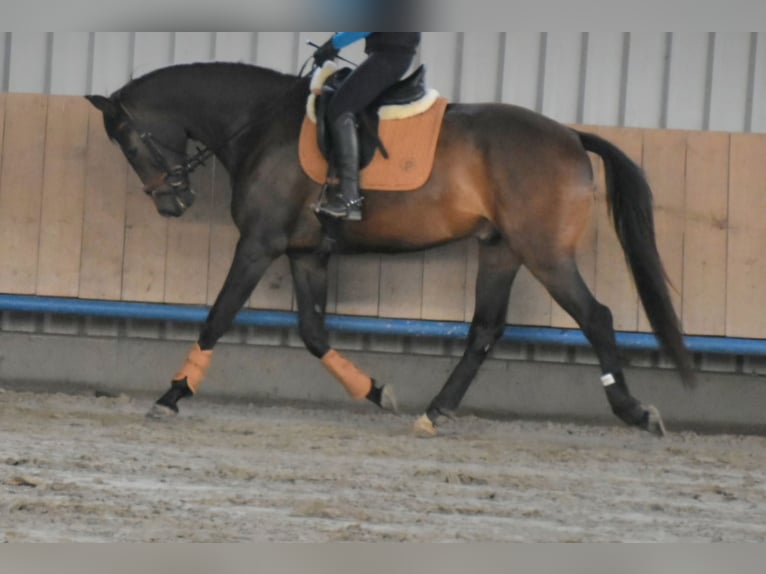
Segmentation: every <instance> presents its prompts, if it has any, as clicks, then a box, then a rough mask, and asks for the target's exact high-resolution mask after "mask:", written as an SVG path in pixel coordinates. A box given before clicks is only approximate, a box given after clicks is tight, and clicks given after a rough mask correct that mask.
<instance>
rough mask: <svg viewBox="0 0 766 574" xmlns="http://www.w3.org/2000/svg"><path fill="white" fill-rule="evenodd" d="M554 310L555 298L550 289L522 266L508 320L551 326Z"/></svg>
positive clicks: (513, 292)
mask: <svg viewBox="0 0 766 574" xmlns="http://www.w3.org/2000/svg"><path fill="white" fill-rule="evenodd" d="M552 311H553V299H551V296H550V295H549V294H548V291H546V290H545V287H543V286H542V285H541V284H540V282H539V281H538V280H537V279H535V277H534V276H533V275H532V274H531V273H530V272H529V270H528V269H527V268H526V267H522V268H521V269H520V270H519V273H518V275H516V280H515V281H514V282H513V289H512V290H511V304H510V305H509V307H508V314H507V322H508V323H511V324H513V325H535V326H539V327H549V326H550V324H551V313H552Z"/></svg>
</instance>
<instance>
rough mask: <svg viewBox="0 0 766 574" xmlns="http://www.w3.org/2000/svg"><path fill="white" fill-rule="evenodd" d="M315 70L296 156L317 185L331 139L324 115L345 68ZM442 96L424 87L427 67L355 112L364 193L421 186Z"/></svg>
mask: <svg viewBox="0 0 766 574" xmlns="http://www.w3.org/2000/svg"><path fill="white" fill-rule="evenodd" d="M326 68H327V64H326V65H325V68H322V69H320V70H318V71H317V72H316V73H315V76H314V78H313V79H312V94H311V95H310V96H309V99H308V101H307V104H306V117H305V118H304V121H303V126H302V128H301V137H300V143H299V156H300V161H301V165H302V167H303V169H304V171H305V172H306V173H307V174H308V175H309V177H311V178H312V179H313V180H314V181H316V182H317V183H320V184H322V183H324V182H325V181H326V179H327V169H328V167H327V159H326V158H327V157H328V156H329V153H330V141H329V136H328V131H329V130H328V129H327V127H326V124H325V117H326V112H327V107H328V103H329V101H330V100H331V98H332V96H333V94H334V93H335V91H337V89H338V87H339V86H340V85H341V84H342V83H343V81H344V80H345V79H346V78H347V77H348V76H349V74H350V73H351V70H350V69H349V68H343V69H340V70H338V69H336V68H334V66H333V67H330V68H329V69H326ZM446 107H447V100H446V98H442V97H440V96H439V94H438V92H436V90H432V89H431V90H429V89H427V87H426V83H425V68H424V67H423V66H420V67H418V68H417V69H416V70H415V71H414V72H413V73H412V74H411V75H409V76H407V77H406V78H404V79H403V80H401V81H400V82H398V83H396V84H394V85H393V86H391V87H390V88H388V89H387V90H386V91H385V92H383V93H382V94H381V95H380V96H379V97H378V98H377V99H376V100H375V101H374V102H373V103H372V104H371V105H370V106H369V107H368V108H367V109H365V110H364V111H363V112H362V113H361V114H358V117H357V119H358V121H357V123H358V134H357V135H358V139H359V151H360V153H359V156H360V162H359V163H360V170H361V172H360V185H361V187H362V189H368V190H389V191H405V190H412V189H417V188H418V187H421V186H422V185H423V184H424V183H425V182H426V181H427V180H428V177H429V176H430V173H431V167H432V165H433V158H434V155H435V153H436V143H437V140H438V137H439V131H440V128H441V122H442V119H443V117H444V112H445V110H446Z"/></svg>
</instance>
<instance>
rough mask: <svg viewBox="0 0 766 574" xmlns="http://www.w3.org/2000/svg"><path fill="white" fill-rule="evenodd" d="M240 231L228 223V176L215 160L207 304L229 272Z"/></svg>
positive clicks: (229, 204) (229, 207) (214, 296)
mask: <svg viewBox="0 0 766 574" xmlns="http://www.w3.org/2000/svg"><path fill="white" fill-rule="evenodd" d="M237 239H239V231H238V230H237V228H236V226H235V225H234V222H233V221H232V220H231V185H230V183H229V174H228V173H227V172H226V169H225V168H224V167H223V166H222V165H221V163H220V162H219V161H218V160H215V162H213V198H212V205H211V207H210V261H209V262H208V275H207V304H208V305H212V304H213V303H214V302H215V299H216V297H217V296H218V293H219V292H220V290H221V287H223V282H224V280H225V279H226V274H227V273H228V272H229V267H231V262H232V260H233V259H234V250H235V249H236V247H237Z"/></svg>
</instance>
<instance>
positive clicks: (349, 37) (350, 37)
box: [332, 32, 372, 50]
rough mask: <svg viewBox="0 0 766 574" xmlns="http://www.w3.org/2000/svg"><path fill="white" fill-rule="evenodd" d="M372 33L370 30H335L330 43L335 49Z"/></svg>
mask: <svg viewBox="0 0 766 574" xmlns="http://www.w3.org/2000/svg"><path fill="white" fill-rule="evenodd" d="M370 34H372V32H335V34H333V37H332V45H333V46H335V48H336V49H337V50H341V49H343V48H345V47H346V46H350V45H351V44H353V43H354V42H358V41H359V40H361V39H362V38H366V37H367V36H369V35H370Z"/></svg>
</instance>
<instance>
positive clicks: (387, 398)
mask: <svg viewBox="0 0 766 574" xmlns="http://www.w3.org/2000/svg"><path fill="white" fill-rule="evenodd" d="M380 408H381V409H384V410H387V411H391V412H393V413H397V412H399V403H397V401H396V393H394V387H393V386H391V385H383V388H382V389H381V390H380Z"/></svg>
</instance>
